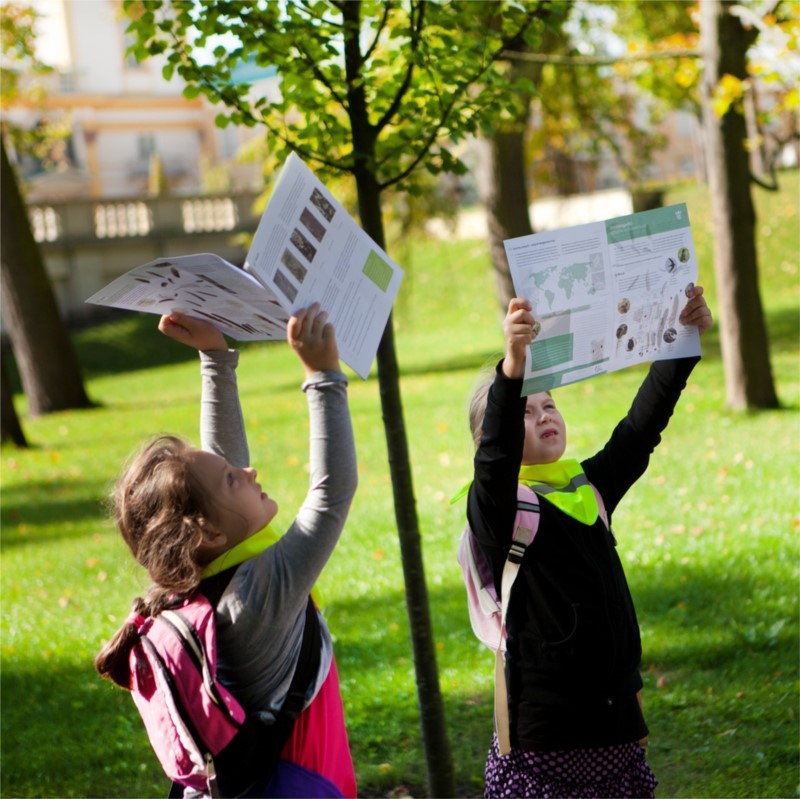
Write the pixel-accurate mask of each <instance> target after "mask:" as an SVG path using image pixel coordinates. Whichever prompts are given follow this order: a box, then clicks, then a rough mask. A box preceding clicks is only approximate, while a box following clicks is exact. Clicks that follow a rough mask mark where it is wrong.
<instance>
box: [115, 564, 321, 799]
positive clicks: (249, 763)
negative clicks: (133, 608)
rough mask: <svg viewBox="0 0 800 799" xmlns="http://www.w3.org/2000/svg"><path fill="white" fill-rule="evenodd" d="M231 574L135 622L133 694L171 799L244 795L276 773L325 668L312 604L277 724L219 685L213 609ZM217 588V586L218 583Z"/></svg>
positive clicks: (131, 660) (134, 616)
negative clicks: (186, 791)
mask: <svg viewBox="0 0 800 799" xmlns="http://www.w3.org/2000/svg"><path fill="white" fill-rule="evenodd" d="M229 579H230V574H226V573H225V572H223V573H222V574H220V575H217V576H216V577H212V578H210V580H209V581H207V582H208V583H209V584H208V586H206V587H204V588H203V590H204V591H209V597H206V595H205V594H204V593H200V592H195V593H194V594H192V595H191V596H190V597H188V598H187V599H185V600H184V601H183V602H182V603H181V604H179V605H176V606H174V607H171V608H168V609H166V610H162V611H161V613H159V614H158V615H157V616H155V617H149V618H144V617H142V616H140V615H138V614H136V613H134V614H131V616H130V617H129V619H128V621H129V622H130V623H131V624H133V625H134V626H135V627H136V629H137V631H138V633H139V640H138V641H137V642H136V643H135V644H134V645H133V647H132V648H131V652H130V658H129V664H130V673H131V681H130V690H131V693H132V695H133V701H134V703H135V704H136V707H137V709H138V710H139V714H140V715H141V717H142V721H143V722H144V726H145V729H146V730H147V736H148V738H149V739H150V744H151V746H152V747H153V750H154V751H155V753H156V756H157V757H158V759H159V761H160V763H161V767H162V768H163V769H164V772H165V774H166V775H167V776H168V777H169V778H170V779H171V780H172V781H173V783H174V785H173V792H172V793H171V794H170V796H182V795H183V788H193V789H194V790H196V791H200V792H202V793H203V794H204V795H205V796H211V797H219V796H223V795H224V796H238V795H239V794H241V793H243V792H244V791H246V790H248V789H249V788H250V787H251V786H252V785H253V784H254V783H255V782H256V781H260V780H263V779H265V778H268V777H269V775H270V774H271V773H272V772H273V771H274V769H275V768H276V767H277V764H278V760H279V757H280V753H281V750H282V748H283V745H284V743H285V742H286V740H287V739H288V738H289V735H290V734H291V731H292V727H293V725H294V722H295V719H296V718H297V717H298V716H299V715H300V713H301V711H302V710H303V707H304V705H305V699H306V694H307V691H308V688H309V686H310V685H311V684H312V682H313V681H314V680H315V679H316V676H317V672H318V670H319V664H320V646H321V638H320V626H319V620H318V617H317V611H316V607H315V605H314V603H313V601H312V600H311V598H310V597H309V600H308V603H307V606H306V617H305V628H304V633H303V640H302V643H301V647H300V654H299V657H298V662H297V667H296V668H295V672H294V675H293V677H292V681H291V684H290V686H289V691H288V693H287V696H286V699H285V700H284V702H283V705H282V706H281V709H280V711H279V712H278V715H277V717H276V718H275V721H274V722H273V723H272V724H269V725H267V724H264V723H262V722H261V720H260V719H259V718H258V717H257V716H255V715H249V716H248V715H247V713H246V711H245V709H244V708H243V707H242V705H241V704H240V703H239V701H238V700H237V699H236V698H235V697H234V696H233V694H232V693H231V692H230V691H229V690H228V689H227V688H225V686H224V685H223V684H222V683H221V682H219V680H218V679H217V637H216V622H215V619H214V605H213V604H212V602H211V599H213V598H216V599H218V598H219V596H220V595H221V592H222V590H224V586H225V585H226V584H227V581H228V580H229ZM211 581H216V582H215V583H212V582H211Z"/></svg>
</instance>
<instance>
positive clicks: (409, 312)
mask: <svg viewBox="0 0 800 799" xmlns="http://www.w3.org/2000/svg"><path fill="white" fill-rule="evenodd" d="M781 185H782V189H781V191H780V192H778V193H768V192H764V191H761V190H759V189H756V201H757V208H758V217H759V222H758V234H759V256H760V267H761V288H762V300H763V303H764V306H765V311H766V315H767V324H768V327H769V333H770V340H771V354H772V368H773V374H774V376H775V380H776V384H777V390H778V394H779V396H780V399H781V401H782V404H783V408H782V409H781V410H777V411H769V412H761V413H751V414H734V413H732V412H729V411H728V410H726V408H725V404H724V377H723V369H722V362H721V359H720V353H719V342H718V337H717V334H716V332H715V331H711V332H710V333H709V334H708V335H707V336H705V337H704V338H703V351H704V360H703V361H702V362H701V364H700V365H699V366H698V367H697V369H696V370H695V372H694V375H693V377H692V379H691V383H690V385H689V387H688V388H687V391H686V392H685V395H684V397H683V399H682V400H681V403H680V405H679V408H678V411H677V413H676V415H675V417H674V419H673V421H672V423H671V424H670V427H669V429H668V431H667V433H666V434H665V437H664V441H663V443H662V445H661V446H660V447H659V448H658V450H657V452H656V454H655V455H654V457H653V459H652V462H651V466H650V469H649V471H648V472H647V474H646V475H645V476H644V477H643V478H642V479H641V480H640V481H639V483H638V484H637V485H636V486H635V487H634V489H633V490H632V491H631V492H630V493H629V495H628V496H627V497H626V499H625V501H624V502H623V504H622V505H621V506H620V508H619V509H618V510H617V512H616V514H615V531H616V533H617V537H618V540H619V546H620V554H621V557H622V559H623V562H624V564H625V567H626V571H627V574H628V578H629V582H630V585H631V590H632V592H633V595H634V599H635V601H636V604H637V608H638V611H639V617H640V622H641V627H642V636H643V643H644V662H643V672H644V679H645V704H646V710H647V716H648V721H649V724H650V727H651V747H650V751H649V758H650V760H651V764H652V766H653V768H654V770H655V772H656V774H657V776H658V777H659V780H660V787H659V789H658V792H657V793H658V796H659V797H795V796H797V795H798V751H797V750H798V563H799V560H798V543H797V542H798V486H799V485H800V480H799V479H798V478H799V477H800V473H799V471H798V462H799V461H798V455H799V454H800V452H799V451H800V414H798V407H800V373H799V370H798V366H799V364H800V362H799V361H798V354H799V351H800V347H799V346H798V344H799V343H800V336H799V335H798V334H799V333H800V318H799V317H800V314H799V313H798V309H799V307H800V280H799V279H798V236H799V234H800V231H799V228H798V224H799V223H798V204H799V202H800V201H799V200H798V197H799V196H800V194H799V189H800V185H799V184H798V176H797V173H794V174H786V175H783V176H782V184H781ZM668 201H669V202H686V203H687V204H688V207H689V213H690V217H691V220H692V226H693V230H694V236H695V243H696V247H697V251H698V258H699V262H700V264H701V267H700V272H701V275H700V282H701V283H703V284H704V285H705V286H706V288H707V297H708V298H709V304H710V305H711V306H712V310H715V309H716V303H715V293H714V276H713V270H712V266H711V263H712V261H711V241H712V240H711V231H710V220H709V217H710V214H709V210H708V198H707V192H706V190H705V188H702V187H696V186H686V187H684V188H681V189H675V190H673V191H672V193H671V194H670V196H669V197H668ZM392 255H393V257H395V259H396V260H397V261H398V262H400V263H402V264H403V266H404V267H405V269H406V270H407V277H406V280H405V281H404V284H403V286H402V289H401V293H400V296H399V298H398V302H397V305H396V310H395V326H396V331H397V348H398V357H399V361H400V364H401V368H402V371H403V378H402V392H403V404H404V410H405V418H406V424H407V428H408V435H409V447H410V451H411V457H412V461H413V467H414V484H415V494H416V504H417V512H418V515H419V520H420V525H421V530H422V535H423V547H424V557H425V568H426V576H427V581H428V587H429V593H430V602H431V612H432V616H433V620H434V627H435V633H436V638H437V658H438V667H439V675H440V683H441V688H442V692H443V695H444V700H445V706H446V714H447V723H448V729H449V732H450V743H451V747H452V754H453V762H454V767H455V771H456V779H457V785H458V795H459V796H461V797H477V796H480V795H481V793H482V789H483V762H484V758H485V751H486V748H487V745H488V742H489V739H490V735H491V716H492V707H491V703H492V693H491V692H492V656H491V654H490V653H489V652H487V651H485V650H482V649H481V647H480V645H479V644H478V643H477V641H476V640H475V639H474V638H473V637H472V635H471V632H470V630H469V622H468V618H467V612H466V607H465V602H464V591H463V587H462V584H461V576H460V570H459V567H458V565H457V563H456V561H455V550H456V544H457V540H458V535H459V533H460V530H461V527H462V524H463V512H464V509H463V505H457V506H451V505H450V503H449V498H450V497H451V496H452V495H453V494H454V493H455V492H456V491H457V490H458V489H459V488H460V487H461V486H462V485H463V483H464V482H465V481H466V480H467V479H469V477H470V471H471V469H470V467H471V458H472V445H471V442H470V438H469V434H468V429H467V423H466V406H467V401H468V397H469V394H470V391H471V388H472V386H473V383H474V380H475V377H476V372H477V370H478V369H479V368H480V367H482V366H483V365H485V364H487V363H493V362H494V361H495V360H496V359H497V358H498V357H499V356H500V354H501V350H502V335H501V328H500V321H501V315H500V312H499V310H498V307H497V303H496V300H495V295H494V288H493V282H492V278H491V274H490V271H489V265H488V257H487V248H486V245H485V242H483V241H478V240H462V241H453V242H436V241H421V240H420V241H415V242H412V243H407V244H406V245H404V246H403V247H402V248H400V247H395V248H393V250H392ZM155 322H156V317H154V316H146V315H130V316H129V315H126V314H123V313H120V314H119V316H118V317H116V318H115V321H113V322H112V323H109V324H105V325H102V326H97V327H94V328H91V329H87V330H84V331H81V332H79V333H77V334H76V336H75V342H76V346H77V349H78V353H79V357H80V359H81V363H82V364H83V366H84V370H85V375H86V378H87V389H88V392H89V394H90V396H91V397H92V399H93V400H94V401H95V402H97V403H98V406H97V407H96V408H94V409H91V410H84V411H71V412H64V413H57V414H51V415H49V416H46V417H43V418H39V419H29V418H27V417H26V416H25V401H24V397H22V396H18V397H17V398H16V399H17V402H18V408H19V411H20V413H21V414H22V419H23V425H24V427H25V430H26V433H27V435H28V437H29V439H30V441H31V442H32V444H33V447H32V448H31V449H29V450H17V449H14V448H13V447H4V448H3V449H2V461H1V465H2V508H1V509H0V522H1V523H2V539H1V542H2V559H3V564H2V565H3V568H2V600H3V613H2V639H1V641H0V656H1V657H2V686H1V687H2V700H3V708H2V711H3V712H2V739H1V746H2V772H1V778H2V789H1V794H2V796H3V797H159V796H165V795H166V790H167V786H166V781H165V779H164V778H163V776H162V775H161V772H160V770H159V767H158V764H157V762H156V761H155V758H154V756H153V755H152V752H151V750H150V748H149V744H148V743H147V740H146V737H145V735H144V732H143V729H142V726H141V722H140V721H139V718H138V716H137V714H136V711H135V709H134V707H133V703H132V702H131V701H130V698H129V697H128V696H127V695H126V694H125V693H124V692H122V691H119V690H115V689H114V688H113V687H112V686H110V685H108V684H105V683H103V682H101V681H100V680H99V679H98V678H97V677H96V676H95V674H94V671H93V668H92V658H93V656H94V654H95V653H96V651H97V650H98V649H99V647H100V646H101V643H102V641H103V640H104V639H106V638H107V637H108V636H109V635H110V634H111V633H112V632H113V631H114V630H115V629H116V628H117V626H118V625H119V624H120V623H121V621H122V619H124V617H125V615H126V614H127V611H128V608H129V605H130V600H131V599H132V597H133V596H134V595H136V594H138V593H140V592H141V591H142V590H143V589H144V588H145V587H146V581H145V580H144V578H143V575H142V574H141V572H140V571H139V570H138V569H137V568H136V567H135V565H134V564H133V562H132V558H131V557H130V555H129V554H128V553H127V551H126V550H125V548H124V546H123V544H122V543H121V540H120V539H119V535H118V534H117V533H116V531H115V530H114V529H113V528H112V526H111V524H110V523H109V522H108V521H107V520H106V518H105V516H104V512H103V507H102V499H103V497H104V496H105V495H106V493H107V491H108V488H109V486H110V484H111V482H112V481H113V479H114V477H115V476H116V474H117V473H118V471H119V468H120V465H121V463H122V462H123V460H124V459H125V458H126V456H127V455H128V454H129V452H130V451H131V450H132V449H133V448H134V446H135V445H136V444H137V443H138V442H139V441H140V440H141V439H142V438H145V437H147V436H149V435H151V434H153V433H156V432H161V431H171V432H177V433H181V434H185V435H187V436H190V437H192V438H193V439H195V440H196V428H197V403H198V397H199V380H198V376H197V372H198V370H197V364H196V359H195V357H194V356H193V354H192V353H191V352H189V351H188V350H186V351H185V352H184V351H183V349H182V348H180V347H179V346H178V345H176V344H173V343H172V342H168V341H167V340H166V339H164V338H163V337H161V336H159V335H158V333H157V332H156V330H155ZM242 349H243V350H244V353H243V357H242V362H241V365H240V367H239V379H240V388H241V395H242V402H243V405H244V409H245V415H246V418H247V423H248V430H249V434H250V444H251V455H252V460H253V464H254V465H255V466H257V467H258V468H259V471H260V474H261V479H262V480H263V481H264V482H265V484H266V485H267V486H268V490H269V493H270V494H271V495H273V496H276V497H278V499H279V501H280V504H281V508H282V511H281V513H280V514H279V516H278V519H277V525H276V526H280V525H281V523H284V524H288V523H289V521H290V520H291V518H292V514H293V511H294V509H296V508H297V507H298V505H299V503H300V501H301V500H302V497H303V496H304V494H305V486H306V480H307V475H306V471H305V464H306V453H307V443H306V431H307V419H306V410H305V405H304V400H303V398H302V395H301V394H300V392H299V384H300V381H301V370H300V367H299V365H298V363H297V362H296V359H295V358H294V356H293V355H292V354H291V353H290V352H289V349H288V347H287V346H286V345H285V343H277V344H261V345H247V346H245V347H243V348H242ZM643 373H644V368H643V367H635V368H631V369H628V370H624V371H622V372H619V373H616V374H614V375H610V376H606V377H601V378H599V379H596V380H592V381H587V382H584V383H579V384H576V385H574V386H571V387H568V388H565V389H563V390H561V391H560V392H559V405H560V407H561V410H562V412H563V413H564V415H565V418H566V419H567V422H568V425H569V430H570V446H569V448H568V452H567V455H568V456H571V457H579V458H580V457H585V456H586V455H589V454H591V453H592V452H594V451H595V449H596V448H597V447H599V446H600V445H602V443H604V441H605V437H606V435H607V434H608V432H610V429H611V427H612V425H613V424H614V423H615V422H616V421H617V419H618V418H619V417H620V416H621V415H622V414H623V413H624V412H625V410H626V409H627V407H628V405H629V403H630V401H631V399H632V397H633V394H634V392H635V390H636V388H637V386H638V384H639V382H640V381H641V379H642V376H643ZM350 396H351V408H352V413H353V418H354V423H355V429H356V443H357V447H358V457H359V470H360V487H359V492H358V494H357V497H356V500H355V503H354V506H353V509H352V513H351V516H350V519H349V522H348V525H347V529H346V531H345V534H344V536H343V538H342V541H341V544H340V545H339V547H338V549H337V550H336V552H335V554H334V556H333V558H332V560H331V562H330V564H329V566H328V568H327V569H326V571H325V573H324V575H323V577H322V579H321V590H322V594H323V599H324V602H325V605H326V608H327V615H328V619H329V623H330V627H331V630H332V632H333V634H334V636H335V643H336V650H337V658H338V662H339V672H340V676H341V679H342V689H343V694H344V701H345V709H346V713H347V719H348V726H349V731H350V736H351V744H352V749H353V755H354V759H355V763H356V768H357V773H358V779H359V784H360V788H361V792H362V794H363V795H364V796H388V795H390V794H391V795H392V796H402V795H404V792H407V793H408V794H409V795H413V796H418V797H419V796H424V795H425V791H426V789H425V759H424V756H423V754H422V743H421V734H420V726H419V719H418V711H417V699H416V687H415V682H414V667H413V661H412V656H411V648H410V642H409V634H408V620H407V615H406V608H405V602H404V591H403V578H402V568H401V563H400V555H399V547H398V542H397V534H396V529H395V523H394V511H393V508H392V500H391V487H390V484H389V470H388V465H387V460H386V449H385V439H384V434H383V426H382V422H381V411H380V401H379V396H378V384H377V380H376V379H375V377H374V374H373V376H372V377H371V378H370V379H368V380H366V381H361V380H360V379H359V378H357V377H353V378H352V380H351V391H350Z"/></svg>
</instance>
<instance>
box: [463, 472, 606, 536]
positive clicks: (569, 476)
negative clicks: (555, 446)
mask: <svg viewBox="0 0 800 799" xmlns="http://www.w3.org/2000/svg"><path fill="white" fill-rule="evenodd" d="M519 482H520V483H525V485H528V486H530V487H531V488H532V489H533V490H534V491H535V492H536V493H537V494H538V495H539V496H540V497H541V498H542V499H546V500H547V501H548V502H550V503H551V504H552V505H555V506H556V507H557V508H558V509H559V510H561V511H563V512H564V513H566V514H567V515H568V516H572V518H573V519H577V520H578V521H579V522H581V523H582V524H594V523H595V522H596V521H597V517H598V516H599V514H600V508H599V507H598V505H597V497H596V496H595V493H594V489H592V486H591V484H590V483H589V479H588V478H587V477H586V475H585V474H584V471H583V468H582V467H581V465H580V463H578V461H576V460H572V459H567V460H560V461H556V462H555V463H536V464H529V465H523V466H521V467H520V470H519ZM470 485H472V481H471V480H470V482H468V483H467V484H466V485H465V486H464V487H463V488H462V489H461V490H460V491H459V492H458V493H457V494H456V495H455V496H454V497H453V498H452V499H451V500H450V503H451V504H454V503H456V502H458V500H459V499H461V498H462V497H465V496H466V495H467V492H468V491H469V487H470Z"/></svg>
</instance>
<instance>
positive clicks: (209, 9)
mask: <svg viewBox="0 0 800 799" xmlns="http://www.w3.org/2000/svg"><path fill="white" fill-rule="evenodd" d="M550 5H551V4H550V3H549V2H544V1H543V2H522V3H517V2H474V3H431V2H427V1H426V0H406V2H396V1H395V0H383V2H377V1H375V2H361V0H349V1H347V0H327V1H320V2H311V1H310V0H308V1H307V2H303V1H301V0H294V1H293V0H289V1H288V2H285V3H272V2H267V3H251V2H222V1H221V0H173V1H172V2H161V0H154V1H153V2H150V1H148V2H140V0H127V2H126V3H125V4H124V8H125V9H126V12H127V13H128V15H129V16H130V17H131V19H132V23H131V25H130V28H129V30H130V32H131V33H133V34H134V36H135V37H136V44H135V45H134V47H133V52H134V53H135V54H136V55H137V57H139V58H146V57H148V56H162V57H166V67H165V75H167V77H169V76H171V75H172V74H177V75H179V76H180V77H181V78H182V79H183V80H184V81H186V83H187V88H186V90H185V93H186V94H188V95H189V96H196V95H198V94H203V95H205V96H206V97H207V98H208V99H209V100H211V101H212V102H214V103H220V104H221V105H223V106H224V110H222V111H221V113H220V115H219V117H218V123H219V124H222V125H225V124H235V125H250V126H256V125H263V126H264V127H265V128H266V131H267V136H268V140H269V145H270V149H271V151H272V153H273V155H274V156H275V157H276V159H278V160H282V159H283V157H284V156H285V155H286V154H287V153H288V151H289V150H295V151H296V152H297V153H298V154H299V155H300V156H301V157H303V158H304V159H305V160H306V161H308V162H309V164H310V165H311V166H312V167H313V168H314V169H315V171H317V172H318V173H319V174H320V175H321V176H323V177H324V176H325V175H326V174H331V173H334V174H341V173H346V174H349V175H351V176H352V178H353V179H354V181H355V185H356V190H357V196H358V212H359V216H360V221H361V225H362V227H363V229H364V230H365V231H366V232H367V233H368V234H369V235H370V236H371V237H372V238H373V240H374V241H375V242H376V243H377V244H379V245H380V246H382V247H385V241H384V239H385V236H384V221H383V209H382V205H381V200H382V194H383V192H385V191H386V190H387V189H388V188H390V187H396V188H397V187H405V188H407V189H408V190H410V191H413V190H414V188H415V187H414V174H415V172H416V170H418V169H420V168H425V169H427V170H429V171H430V172H432V173H434V174H438V173H440V172H443V171H454V172H458V173H463V172H464V171H465V168H464V166H463V165H462V164H461V163H460V162H459V160H458V159H457V158H456V157H455V156H454V155H453V154H452V153H451V151H450V147H451V146H452V145H453V144H454V143H456V142H458V141H459V140H461V139H463V138H464V137H465V136H467V135H474V134H476V133H477V132H478V131H479V129H480V128H481V125H483V124H484V123H486V122H487V121H488V120H490V119H493V118H497V117H498V116H499V115H502V114H504V113H508V112H509V111H510V110H512V109H514V108H515V103H516V92H517V90H518V89H519V86H517V85H515V84H514V82H513V81H511V80H509V77H508V75H507V74H506V70H505V69H504V67H503V66H502V63H501V60H500V56H501V54H502V52H503V51H504V49H505V48H506V47H507V46H508V45H509V44H510V43H511V42H515V41H519V40H520V39H521V38H525V37H528V41H529V42H531V43H532V44H533V43H535V40H536V36H537V33H538V29H539V28H540V22H539V20H540V17H541V16H542V15H543V14H544V13H545V10H546V9H547V8H548V7H549V6H550ZM220 37H224V38H220ZM208 48H210V49H211V53H212V57H211V59H206V60H202V57H203V52H204V50H206V51H207V50H208ZM246 60H250V61H251V62H253V61H254V62H255V63H256V64H257V65H260V66H272V67H275V68H276V69H277V71H278V75H279V79H280V98H279V99H278V100H275V101H273V100H270V99H269V98H268V96H266V95H257V94H254V93H252V92H251V87H250V86H249V85H247V84H236V83H235V82H234V81H233V79H232V77H233V70H234V68H235V67H236V66H237V65H239V64H240V63H241V62H242V61H246ZM377 362H378V381H379V391H380V398H381V407H382V414H383V423H384V429H385V433H386V442H387V450H388V460H389V466H390V472H391V479H392V490H393V498H394V508H395V518H396V523H397V528H398V536H399V540H400V549H401V556H402V562H403V569H404V577H405V584H406V603H407V610H408V615H409V621H410V628H411V636H412V648H413V654H414V665H415V671H416V680H417V691H418V700H419V707H420V715H421V725H422V734H423V742H424V747H425V755H426V762H427V775H428V787H429V791H430V793H431V795H433V796H453V795H454V793H455V791H454V785H453V769H452V762H451V757H450V753H449V744H448V740H447V734H446V728H445V723H444V711H443V705H442V699H441V694H440V690H439V682H438V673H437V666H436V650H435V646H434V640H433V633H432V626H431V620H430V612H429V606H428V595H427V588H426V584H425V574H424V566H423V559H422V546H421V538H420V530H419V523H418V518H417V512H416V502H415V498H414V488H413V480H412V472H411V464H410V459H409V453H408V444H407V436H406V429H405V422H404V417H403V407H402V400H401V393H400V380H399V366H398V362H397V357H396V352H395V343H394V328H393V324H392V320H391V319H390V321H389V323H388V324H387V327H386V330H385V332H384V334H383V337H382V339H381V342H380V345H379V348H378V356H377Z"/></svg>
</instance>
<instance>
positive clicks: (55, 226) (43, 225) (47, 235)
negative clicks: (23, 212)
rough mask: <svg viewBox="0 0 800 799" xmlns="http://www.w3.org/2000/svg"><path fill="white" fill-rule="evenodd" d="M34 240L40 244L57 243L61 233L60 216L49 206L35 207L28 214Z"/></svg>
mask: <svg viewBox="0 0 800 799" xmlns="http://www.w3.org/2000/svg"><path fill="white" fill-rule="evenodd" d="M28 216H29V217H30V220H31V229H32V230H33V238H34V239H36V241H38V242H43V241H55V240H56V239H57V238H58V236H59V233H60V232H61V226H60V225H59V219H58V214H57V213H56V211H55V209H54V208H51V207H50V206H49V205H39V206H34V207H33V208H31V209H30V211H29V212H28Z"/></svg>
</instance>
